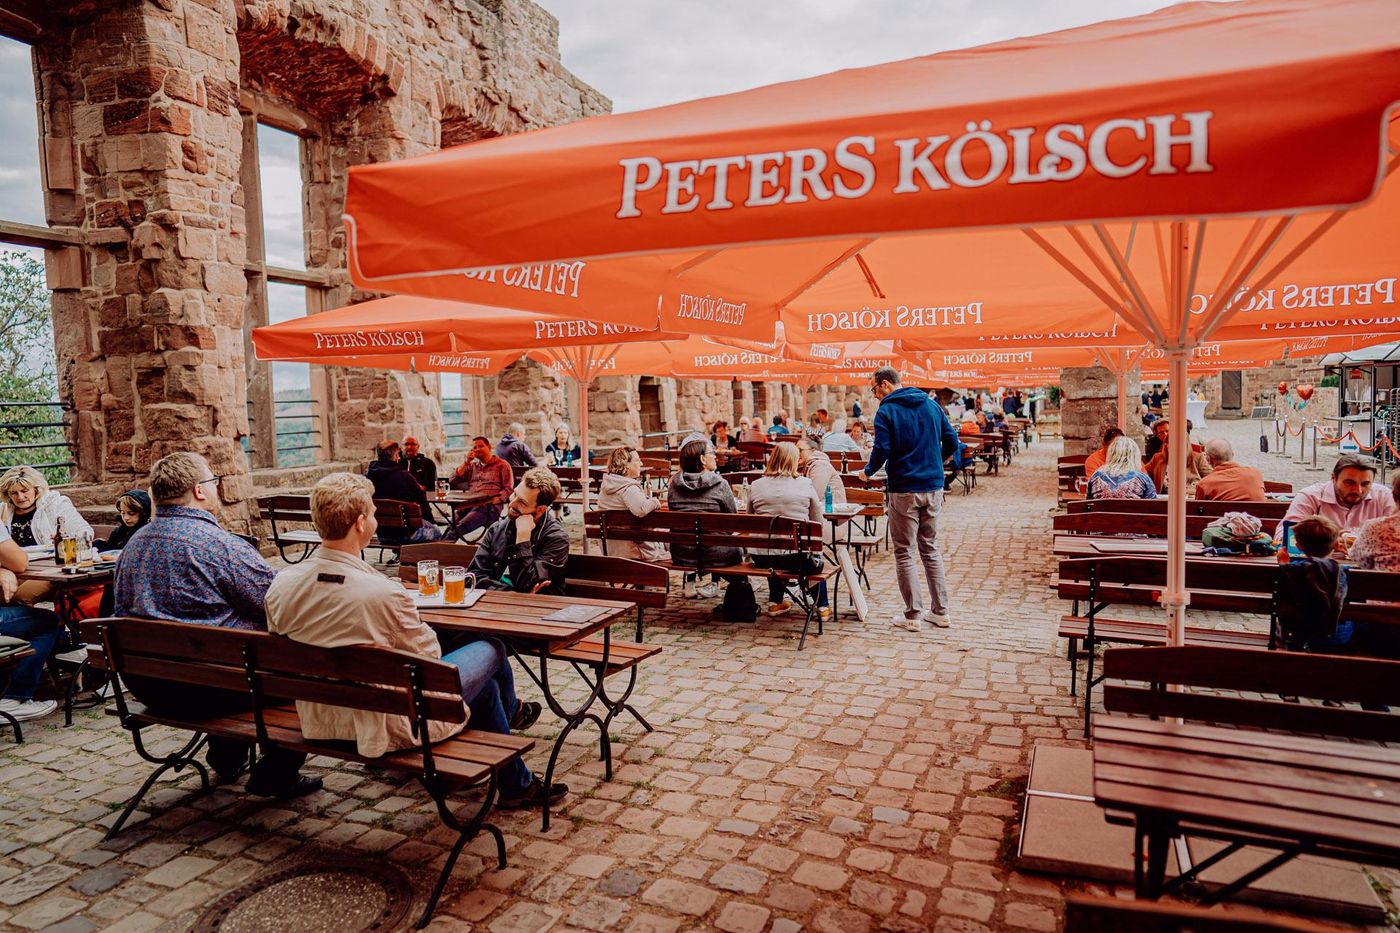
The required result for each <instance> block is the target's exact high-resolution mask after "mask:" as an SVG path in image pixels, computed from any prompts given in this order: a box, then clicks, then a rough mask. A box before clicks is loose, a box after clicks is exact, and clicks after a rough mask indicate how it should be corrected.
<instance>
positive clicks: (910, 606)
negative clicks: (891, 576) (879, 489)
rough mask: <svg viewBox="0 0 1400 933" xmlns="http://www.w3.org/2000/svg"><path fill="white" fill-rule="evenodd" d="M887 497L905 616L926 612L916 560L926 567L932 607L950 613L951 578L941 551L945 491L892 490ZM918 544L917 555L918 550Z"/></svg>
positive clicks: (896, 571) (944, 613)
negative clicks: (940, 536)
mask: <svg viewBox="0 0 1400 933" xmlns="http://www.w3.org/2000/svg"><path fill="white" fill-rule="evenodd" d="M887 498H888V500H889V522H890V541H891V543H893V545H894V569H895V576H896V577H897V578H898V580H899V595H900V596H902V597H903V598H904V616H905V618H908V619H913V618H916V617H917V616H918V615H919V613H920V612H922V611H923V599H922V597H921V595H920V587H919V570H918V566H917V563H916V562H922V564H923V566H924V579H925V581H926V582H927V583H928V594H929V608H930V609H932V610H933V611H934V612H936V613H938V614H939V615H946V614H947V613H948V578H947V576H946V574H945V573H944V571H943V554H942V553H941V552H940V551H939V550H938V513H939V512H940V511H942V509H943V490H941V489H940V490H938V491H937V492H892V493H890V494H889V496H888V497H887ZM916 545H917V547H918V554H917V555H916V554H915V553H914V549H915V546H916Z"/></svg>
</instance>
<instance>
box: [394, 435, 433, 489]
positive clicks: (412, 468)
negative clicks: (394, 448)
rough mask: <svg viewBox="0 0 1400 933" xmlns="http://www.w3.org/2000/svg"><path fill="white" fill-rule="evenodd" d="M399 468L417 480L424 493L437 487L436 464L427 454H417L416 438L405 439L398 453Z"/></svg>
mask: <svg viewBox="0 0 1400 933" xmlns="http://www.w3.org/2000/svg"><path fill="white" fill-rule="evenodd" d="M399 467H400V468H402V469H403V470H404V471H405V472H406V473H408V475H409V476H411V477H413V478H414V479H415V480H417V482H418V485H419V486H422V487H423V489H424V491H426V492H432V491H433V488H434V487H435V486H436V485H437V464H436V463H434V462H433V461H432V458H431V457H429V456H428V455H427V454H421V453H419V452H418V438H416V437H405V438H404V439H403V450H402V451H400V453H399Z"/></svg>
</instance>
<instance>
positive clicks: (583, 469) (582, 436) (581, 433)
mask: <svg viewBox="0 0 1400 933" xmlns="http://www.w3.org/2000/svg"><path fill="white" fill-rule="evenodd" d="M583 352H584V351H580V354H579V355H580V356H582V355H583ZM586 352H587V354H588V356H589V357H590V359H588V360H587V362H586V363H585V362H584V361H583V360H580V361H579V362H580V363H583V365H580V366H578V367H576V368H575V370H574V376H575V378H576V379H578V445H579V461H580V468H579V483H580V485H581V486H582V487H583V496H582V498H583V514H584V515H585V516H587V515H588V510H589V509H590V508H592V502H591V501H590V496H589V485H590V484H591V483H592V480H593V471H592V469H591V468H590V467H589V463H588V383H589V382H590V378H589V377H590V376H592V373H591V372H590V371H589V370H590V369H591V368H592V363H593V361H592V359H591V357H592V355H593V350H592V348H591V347H590V348H589V349H588V350H587V351H586ZM584 523H585V526H586V525H587V518H585V519H584ZM592 550H593V548H592V547H591V546H590V544H589V540H588V535H587V534H584V536H583V553H585V554H588V553H591V552H592Z"/></svg>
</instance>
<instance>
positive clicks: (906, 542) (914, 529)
mask: <svg viewBox="0 0 1400 933" xmlns="http://www.w3.org/2000/svg"><path fill="white" fill-rule="evenodd" d="M870 385H871V388H872V389H873V390H874V392H875V397H876V398H877V399H879V400H880V407H879V408H878V409H877V410H876V412H875V446H874V447H872V448H871V450H870V459H869V461H868V462H867V463H866V464H865V475H866V476H867V477H869V476H871V475H873V474H874V473H876V472H878V471H879V469H880V467H882V466H883V467H884V468H885V476H886V480H885V491H886V494H887V495H886V499H887V501H888V502H889V506H888V514H889V523H890V540H891V542H892V543H893V544H894V566H895V575H896V577H897V578H898V579H899V595H900V596H902V597H903V598H904V612H903V613H899V614H896V615H895V617H894V620H893V624H894V625H895V626H896V627H897V628H902V629H904V630H906V631H910V632H917V631H920V630H921V629H922V628H923V623H924V622H927V623H928V624H929V625H933V626H937V627H938V628H947V627H948V579H947V576H946V574H945V573H944V570H943V555H942V554H941V553H940V552H939V550H938V513H939V512H940V511H941V510H942V508H943V458H944V451H949V452H952V451H955V450H957V445H958V435H957V432H956V431H954V430H953V426H952V425H951V424H949V423H948V417H947V416H946V415H944V414H943V409H942V408H941V407H940V406H939V405H938V403H937V402H935V401H934V400H933V399H931V398H929V395H928V393H927V392H925V391H923V390H922V389H916V388H913V387H909V388H902V387H901V386H900V384H899V373H898V372H897V371H896V370H894V369H893V368H891V367H888V366H885V367H882V368H880V369H877V370H875V372H874V373H873V374H872V375H871V377H870ZM916 545H917V547H918V560H919V561H921V562H922V563H923V565H924V577H925V579H926V580H927V582H928V590H929V608H928V611H924V610H923V599H922V598H921V595H920V593H919V571H918V568H917V567H916V566H915V552H914V549H915V547H916Z"/></svg>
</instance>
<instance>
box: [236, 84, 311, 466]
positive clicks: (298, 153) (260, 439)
mask: <svg viewBox="0 0 1400 933" xmlns="http://www.w3.org/2000/svg"><path fill="white" fill-rule="evenodd" d="M240 105H241V107H242V113H243V159H242V164H241V168H240V181H241V183H242V186H243V207H244V214H245V217H246V223H247V231H248V236H247V244H248V255H247V260H246V263H245V265H244V274H245V276H246V278H247V281H248V295H247V304H246V306H245V307H246V310H245V314H244V329H245V349H246V353H247V367H248V370H247V371H248V427H249V432H248V434H247V435H246V436H245V438H244V446H245V449H246V450H247V451H248V456H249V457H250V459H251V460H252V463H253V466H254V468H256V469H273V468H280V467H292V466H307V465H311V464H315V463H319V462H322V461H324V460H326V459H328V456H329V453H330V451H329V446H330V445H329V444H328V443H327V439H328V436H329V430H328V419H329V417H330V416H331V411H330V391H329V381H328V377H327V374H326V372H325V368H324V367H322V366H313V365H311V364H308V363H282V362H277V363H265V362H261V361H259V360H256V359H254V357H253V352H252V336H251V335H252V330H253V328H255V327H261V326H263V325H264V324H275V323H280V322H282V321H286V320H290V319H293V318H296V317H300V316H302V315H306V314H316V313H318V312H320V311H323V310H325V307H326V304H327V300H328V294H327V292H328V289H329V284H330V283H329V277H328V275H327V273H326V272H324V271H318V270H312V269H308V268H307V265H308V264H307V249H306V243H305V239H304V231H305V218H304V210H305V202H306V191H305V184H304V179H305V177H306V167H307V162H308V159H309V158H310V155H311V153H310V152H309V150H310V149H311V148H312V147H313V146H315V145H317V141H318V140H319V139H320V137H321V134H320V132H319V127H318V125H317V122H316V120H315V119H314V118H312V117H310V116H308V115H306V114H302V113H299V112H297V111H296V110H294V109H293V108H290V107H287V106H286V105H283V104H281V103H278V102H274V101H271V100H266V99H260V98H258V97H255V96H253V95H250V94H248V93H246V92H245V93H243V94H242V95H240Z"/></svg>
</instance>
